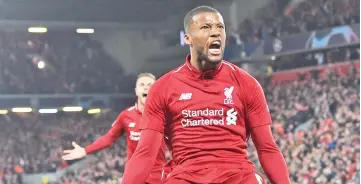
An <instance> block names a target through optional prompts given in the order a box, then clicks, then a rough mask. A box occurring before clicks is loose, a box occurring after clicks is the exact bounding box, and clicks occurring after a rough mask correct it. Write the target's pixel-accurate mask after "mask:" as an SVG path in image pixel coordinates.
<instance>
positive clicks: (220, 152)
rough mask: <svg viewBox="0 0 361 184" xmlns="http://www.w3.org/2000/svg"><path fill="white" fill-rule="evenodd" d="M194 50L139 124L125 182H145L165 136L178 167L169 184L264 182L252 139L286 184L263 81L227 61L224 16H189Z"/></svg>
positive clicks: (154, 95) (200, 11)
mask: <svg viewBox="0 0 361 184" xmlns="http://www.w3.org/2000/svg"><path fill="white" fill-rule="evenodd" d="M184 27H185V31H186V35H185V37H184V39H185V42H186V43H187V44H188V45H189V47H190V55H188V56H187V57H186V61H185V63H184V64H183V65H182V66H180V67H178V68H176V69H174V70H173V71H171V72H169V73H167V74H166V75H164V76H163V77H162V78H160V79H159V80H157V82H155V84H154V85H153V87H152V89H151V90H150V92H149V96H148V99H147V103H146V107H145V110H144V113H143V117H142V120H141V123H140V129H142V131H141V132H142V136H141V138H140V141H139V143H138V147H137V149H136V150H135V153H134V154H133V156H132V158H131V159H130V161H129V162H128V165H127V167H126V168H125V173H124V178H123V183H124V184H143V183H144V181H145V180H146V178H147V176H148V175H149V173H150V172H151V167H149V165H153V163H154V162H155V160H156V157H157V153H158V149H159V147H160V146H161V144H162V138H163V136H164V135H165V137H167V138H168V139H169V141H170V149H171V151H172V158H173V161H174V167H173V168H172V171H171V173H170V174H169V175H168V177H167V178H166V180H165V183H166V184H191V183H192V184H193V183H197V184H198V183H202V184H209V183H223V184H259V183H261V182H262V181H260V179H259V178H258V177H257V175H256V171H255V166H254V164H253V163H252V162H251V161H249V160H248V158H247V140H248V138H249V137H252V141H253V142H254V144H255V147H256V149H257V151H258V156H259V160H260V163H261V165H262V168H263V170H264V172H265V174H266V175H267V177H268V179H269V180H270V181H271V182H272V183H277V184H288V183H290V181H289V176H288V169H287V166H286V163H285V161H284V158H283V156H282V154H281V152H280V151H279V149H278V147H277V145H276V143H275V142H274V140H273V136H272V132H271V128H270V124H271V121H272V120H271V117H270V113H269V110H268V107H267V104H266V99H265V96H264V92H263V90H262V87H261V86H260V84H259V83H258V82H257V81H256V80H255V79H254V78H253V77H252V76H251V75H249V74H248V73H247V72H245V71H243V70H242V69H240V68H239V67H237V66H236V65H234V64H231V63H229V62H227V61H223V60H222V59H223V51H224V47H225V40H226V33H225V25H224V23H223V18H222V16H221V14H220V13H219V12H218V11H217V10H215V9H213V8H211V7H208V6H201V7H197V8H195V9H193V10H191V11H190V12H189V13H188V14H187V15H186V16H185V19H184Z"/></svg>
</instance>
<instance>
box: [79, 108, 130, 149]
mask: <svg viewBox="0 0 361 184" xmlns="http://www.w3.org/2000/svg"><path fill="white" fill-rule="evenodd" d="M123 132H124V115H123V113H121V114H119V116H118V117H117V119H116V120H115V121H114V123H113V124H112V127H111V128H110V130H109V131H108V132H107V133H106V134H105V135H103V136H101V137H100V138H98V139H97V140H96V141H94V142H93V143H92V144H90V145H88V146H86V147H85V151H86V153H87V154H91V153H94V152H96V151H99V150H102V149H104V148H106V147H109V146H111V145H112V144H113V143H114V142H115V141H116V140H117V139H118V138H119V137H120V136H121V135H122V134H123Z"/></svg>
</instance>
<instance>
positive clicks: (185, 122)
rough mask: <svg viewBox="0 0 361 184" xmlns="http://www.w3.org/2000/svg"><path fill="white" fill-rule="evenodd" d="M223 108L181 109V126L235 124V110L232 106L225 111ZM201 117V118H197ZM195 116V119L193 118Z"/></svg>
mask: <svg viewBox="0 0 361 184" xmlns="http://www.w3.org/2000/svg"><path fill="white" fill-rule="evenodd" d="M224 112H225V109H224V108H222V109H209V108H206V109H203V110H186V109H184V110H182V117H183V118H182V119H181V124H182V126H183V127H192V126H202V125H203V126H212V125H222V126H223V125H225V123H226V125H228V126H230V125H236V122H237V111H236V110H235V109H234V108H232V109H229V110H228V111H227V112H226V117H225V116H224V115H225V113H224ZM197 117H201V118H197ZM193 118H196V119H193Z"/></svg>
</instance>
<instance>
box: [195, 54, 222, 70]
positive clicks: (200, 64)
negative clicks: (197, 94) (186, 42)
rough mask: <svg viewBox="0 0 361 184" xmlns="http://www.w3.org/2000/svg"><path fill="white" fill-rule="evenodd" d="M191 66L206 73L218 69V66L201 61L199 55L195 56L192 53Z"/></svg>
mask: <svg viewBox="0 0 361 184" xmlns="http://www.w3.org/2000/svg"><path fill="white" fill-rule="evenodd" d="M190 63H191V65H192V66H193V67H194V68H196V69H197V70H199V71H201V72H204V71H207V70H213V69H215V68H216V67H217V64H213V63H210V62H207V61H204V60H200V59H199V56H198V54H195V53H194V52H192V51H191V59H190Z"/></svg>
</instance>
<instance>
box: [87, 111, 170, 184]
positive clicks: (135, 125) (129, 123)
mask: <svg viewBox="0 0 361 184" xmlns="http://www.w3.org/2000/svg"><path fill="white" fill-rule="evenodd" d="M141 117H142V113H141V112H140V111H139V110H138V108H137V105H135V106H131V107H129V108H127V109H126V110H124V111H122V112H121V113H120V114H119V115H118V117H117V119H116V120H115V121H114V123H113V125H112V127H111V129H110V130H109V131H108V133H106V134H105V135H103V136H102V137H100V138H99V139H97V140H96V141H95V142H93V143H92V144H90V145H88V146H86V147H85V151H86V152H87V153H88V154H90V153H93V152H96V151H99V150H101V149H104V148H106V147H109V146H111V145H112V144H113V143H114V142H115V141H116V140H117V139H118V138H119V137H121V136H122V135H123V133H124V132H125V134H126V139H127V162H128V161H129V159H130V158H131V157H132V155H133V153H134V151H135V149H136V148H137V144H138V141H139V138H140V129H139V122H140V119H141ZM166 163H167V160H166V158H165V146H161V149H159V152H158V155H157V160H156V162H155V165H154V167H153V169H152V173H151V175H150V176H149V177H148V179H147V182H148V183H150V184H153V183H154V184H158V183H160V181H161V177H162V169H163V166H164V165H165V164H166Z"/></svg>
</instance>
